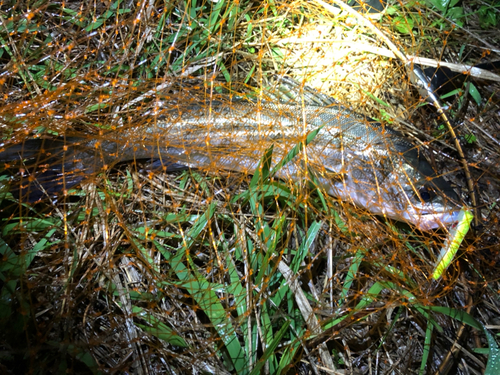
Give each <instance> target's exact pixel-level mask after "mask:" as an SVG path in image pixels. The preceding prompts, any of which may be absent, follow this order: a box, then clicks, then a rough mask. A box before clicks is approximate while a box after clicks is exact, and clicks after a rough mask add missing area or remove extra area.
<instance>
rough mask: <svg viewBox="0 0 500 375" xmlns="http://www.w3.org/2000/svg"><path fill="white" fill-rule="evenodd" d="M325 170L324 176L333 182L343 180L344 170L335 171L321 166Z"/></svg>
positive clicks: (345, 174)
mask: <svg viewBox="0 0 500 375" xmlns="http://www.w3.org/2000/svg"><path fill="white" fill-rule="evenodd" d="M323 169H324V170H325V172H326V173H325V177H328V179H330V180H332V181H334V182H342V181H344V180H345V178H346V176H347V173H346V172H337V171H334V170H332V169H329V168H323Z"/></svg>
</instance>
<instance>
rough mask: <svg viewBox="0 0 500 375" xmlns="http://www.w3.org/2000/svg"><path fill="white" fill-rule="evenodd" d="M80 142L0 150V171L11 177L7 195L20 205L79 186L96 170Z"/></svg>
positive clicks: (37, 142)
mask: <svg viewBox="0 0 500 375" xmlns="http://www.w3.org/2000/svg"><path fill="white" fill-rule="evenodd" d="M84 142H85V141H84V140H83V139H79V138H67V139H62V138H57V139H43V138H39V139H29V140H25V141H23V142H21V143H19V144H15V145H12V146H7V147H6V148H5V149H4V150H0V169H3V170H5V171H8V172H9V174H10V175H11V176H12V178H11V184H10V192H11V193H12V195H13V196H14V198H16V199H19V200H20V201H22V202H29V203H33V202H36V201H38V200H40V199H42V198H45V197H47V196H49V197H52V196H54V195H56V194H58V193H61V192H63V191H66V190H68V189H70V188H72V187H73V186H75V185H77V184H78V183H80V182H81V181H82V180H83V179H84V178H86V177H87V176H89V175H90V174H92V173H93V172H94V171H95V170H96V169H95V165H96V163H95V162H94V160H93V159H95V158H94V156H93V155H92V153H89V152H85V150H84V149H85V147H83V148H82V147H81V144H82V143H84Z"/></svg>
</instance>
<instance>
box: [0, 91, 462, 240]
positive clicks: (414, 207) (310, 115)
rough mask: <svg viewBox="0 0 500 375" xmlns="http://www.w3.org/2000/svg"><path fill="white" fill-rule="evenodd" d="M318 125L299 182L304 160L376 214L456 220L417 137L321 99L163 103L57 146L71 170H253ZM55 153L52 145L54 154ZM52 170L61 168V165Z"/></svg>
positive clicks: (440, 222)
mask: <svg viewBox="0 0 500 375" xmlns="http://www.w3.org/2000/svg"><path fill="white" fill-rule="evenodd" d="M319 127H322V128H321V130H320V131H319V133H318V134H317V136H316V137H315V138H314V140H313V141H312V142H311V143H310V144H309V145H308V147H307V148H306V149H305V151H304V152H303V153H302V154H299V155H298V156H297V157H296V158H295V159H294V160H292V161H291V162H290V163H288V164H287V165H286V166H285V167H284V168H282V169H281V170H280V171H279V172H278V176H279V177H281V178H285V179H292V180H295V181H301V180H303V179H304V177H305V175H306V168H305V163H307V165H308V167H309V168H310V169H312V170H313V171H314V172H316V174H317V178H318V180H319V182H320V184H321V187H322V188H323V189H325V190H326V191H327V192H328V193H329V194H331V195H333V196H336V197H339V198H341V199H343V200H346V201H348V202H351V203H354V204H355V205H358V206H361V207H365V208H366V209H368V210H369V211H371V212H373V213H374V214H378V215H384V216H387V217H390V218H392V219H396V220H400V221H405V222H409V223H412V224H414V225H415V226H417V227H418V228H420V229H422V230H428V229H432V228H437V227H440V226H444V225H447V224H450V223H452V222H455V221H456V219H457V216H458V211H459V209H458V207H457V205H456V204H455V202H456V201H457V197H456V194H455V193H454V191H453V190H452V189H451V187H450V185H449V184H448V183H447V182H446V181H445V180H444V179H443V178H442V177H439V176H437V175H436V174H435V173H434V171H433V169H432V168H431V166H430V165H429V163H428V162H427V160H426V159H425V158H424V157H423V156H422V155H421V154H420V152H419V149H418V148H417V147H415V145H413V144H412V143H411V142H409V141H408V140H407V139H406V138H404V137H403V136H401V134H400V133H398V132H397V131H395V130H393V129H392V128H390V127H387V126H383V125H381V124H379V123H377V122H375V121H373V120H371V119H369V118H366V117H365V116H362V115H360V114H357V113H355V112H353V111H350V110H349V109H347V108H345V107H343V106H341V105H338V104H333V105H329V106H327V107H322V106H313V105H292V104H282V103H274V102H266V101H262V102H252V101H247V100H227V101H224V100H215V101H213V102H210V103H207V105H192V104H189V103H188V104H185V105H180V104H177V105H176V106H172V107H171V108H168V109H165V110H163V111H161V114H160V115H158V116H156V117H154V121H152V122H151V123H149V124H148V125H137V126H133V127H131V128H130V129H128V130H126V131H123V132H121V133H120V132H114V133H112V134H107V135H106V136H105V137H103V138H102V139H93V140H90V141H89V140H83V139H78V140H71V142H70V143H72V144H73V146H72V147H66V151H59V157H61V156H63V157H64V160H65V161H66V165H65V166H66V168H65V170H69V169H71V168H72V166H73V169H77V170H85V171H87V172H88V173H92V172H95V171H98V170H99V169H100V168H102V167H103V166H104V165H110V164H113V163H116V162H121V161H128V160H136V159H150V158H153V159H158V158H160V159H162V160H164V161H165V162H166V163H167V164H168V163H171V162H175V163H180V164H182V165H186V166H188V167H191V168H210V169H212V170H217V169H227V170H234V171H240V172H244V173H252V172H253V171H254V170H255V169H256V168H257V167H258V164H259V162H260V159H261V157H262V155H263V153H264V151H265V150H266V149H267V148H269V147H270V146H271V145H274V152H273V157H274V163H277V162H278V161H279V160H280V159H281V158H282V157H283V156H285V155H286V153H287V152H288V151H289V150H290V149H291V148H292V147H293V146H295V145H296V144H297V143H299V142H303V141H305V139H306V136H307V135H308V134H309V133H310V132H311V131H313V130H316V129H318V128H319ZM58 147H60V146H57V145H54V146H53V148H58ZM61 152H62V153H63V155H61ZM56 154H57V152H56V153H55V152H51V153H50V155H51V161H54V160H55V159H54V158H57V156H55V155H56ZM99 158H100V160H99ZM2 159H3V158H2V154H0V160H2ZM38 159H39V160H40V158H39V157H38ZM82 160H86V163H87V165H82ZM54 165H57V163H55V164H54ZM52 169H53V170H54V173H56V174H57V170H56V169H57V167H56V166H55V167H53V168H52Z"/></svg>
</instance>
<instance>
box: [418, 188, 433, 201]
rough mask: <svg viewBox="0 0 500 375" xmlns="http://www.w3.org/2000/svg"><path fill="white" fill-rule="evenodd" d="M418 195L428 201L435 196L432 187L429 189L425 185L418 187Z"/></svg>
mask: <svg viewBox="0 0 500 375" xmlns="http://www.w3.org/2000/svg"><path fill="white" fill-rule="evenodd" d="M418 196H419V197H420V199H422V200H423V201H424V202H430V201H431V200H432V199H433V198H434V197H435V196H436V194H435V193H434V191H433V190H432V189H429V188H428V187H427V186H422V187H421V188H420V189H418Z"/></svg>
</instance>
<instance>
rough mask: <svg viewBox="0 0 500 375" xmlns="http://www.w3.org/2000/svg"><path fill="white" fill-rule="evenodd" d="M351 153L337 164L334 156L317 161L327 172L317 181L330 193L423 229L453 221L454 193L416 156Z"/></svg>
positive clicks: (455, 218) (456, 209)
mask: <svg viewBox="0 0 500 375" xmlns="http://www.w3.org/2000/svg"><path fill="white" fill-rule="evenodd" d="M372 151H373V150H372ZM354 154H355V153H354V152H352V153H350V152H345V153H344V159H343V163H342V166H340V164H339V162H338V160H339V157H338V155H335V156H334V157H326V158H323V159H322V163H323V165H324V166H326V170H327V172H329V173H326V174H325V173H323V176H324V177H323V178H322V179H321V183H322V185H323V186H324V187H325V188H326V189H327V190H328V191H329V193H330V194H331V195H333V196H337V197H339V198H341V199H342V200H344V201H348V202H351V203H353V204H355V205H356V206H359V207H363V208H365V209H367V210H368V211H370V212H372V213H373V214H376V215H382V216H385V217H388V218H391V219H394V220H397V221H403V222H407V223H409V224H412V225H414V226H415V227H417V228H418V229H420V230H423V231H428V230H432V229H436V228H444V227H447V226H449V225H452V224H453V223H455V222H457V221H458V215H459V212H460V209H461V207H460V206H459V204H458V202H459V199H458V196H457V194H456V193H455V192H454V190H453V189H452V187H451V185H450V184H449V183H448V182H447V181H446V180H445V179H444V178H443V177H442V176H438V175H436V174H435V173H434V171H433V169H432V167H431V166H430V164H429V162H428V161H427V160H426V159H424V158H423V157H422V156H421V155H417V154H416V153H415V152H413V151H411V150H410V151H407V152H406V153H399V152H392V153H387V152H386V153H384V154H381V153H377V152H376V150H375V151H373V152H369V153H365V155H360V153H359V152H358V153H357V154H356V155H354ZM332 155H333V153H332ZM352 155H354V156H352ZM340 170H342V173H341V174H339V171H340ZM339 176H340V177H339Z"/></svg>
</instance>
